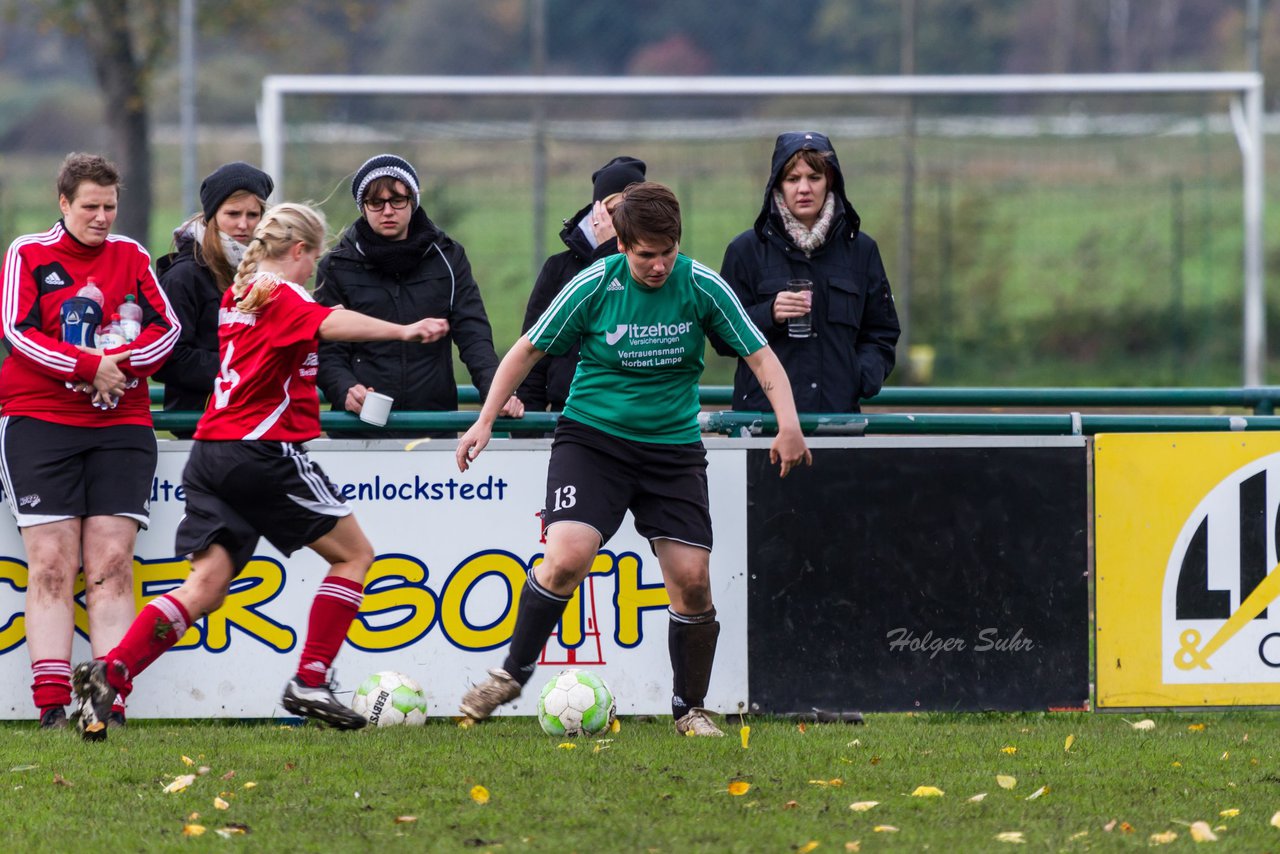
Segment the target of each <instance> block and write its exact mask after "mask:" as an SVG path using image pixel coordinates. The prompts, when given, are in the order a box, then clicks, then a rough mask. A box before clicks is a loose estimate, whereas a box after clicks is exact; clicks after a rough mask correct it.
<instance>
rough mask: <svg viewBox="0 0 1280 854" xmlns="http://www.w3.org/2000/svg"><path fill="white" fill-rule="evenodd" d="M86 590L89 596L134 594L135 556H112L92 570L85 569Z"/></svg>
mask: <svg viewBox="0 0 1280 854" xmlns="http://www.w3.org/2000/svg"><path fill="white" fill-rule="evenodd" d="M84 586H85V589H86V590H87V591H88V592H89V595H90V596H92V595H95V593H97V594H106V595H108V596H121V595H124V594H125V593H129V594H130V595H132V593H133V555H128V556H125V555H111V556H109V557H108V558H107V559H106V560H103V561H102V562H101V563H99V564H98V565H96V566H95V567H94V568H93V569H92V570H90V569H89V568H88V567H86V568H85V579H84Z"/></svg>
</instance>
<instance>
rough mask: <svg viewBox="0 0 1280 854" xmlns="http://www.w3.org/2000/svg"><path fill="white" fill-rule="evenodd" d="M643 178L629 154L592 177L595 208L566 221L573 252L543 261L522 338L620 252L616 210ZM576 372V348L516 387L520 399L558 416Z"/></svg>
mask: <svg viewBox="0 0 1280 854" xmlns="http://www.w3.org/2000/svg"><path fill="white" fill-rule="evenodd" d="M644 174H645V163H644V161H643V160H637V159H636V158H634V157H626V156H625V155H624V156H622V157H615V158H613V159H612V160H610V161H609V162H608V163H606V164H605V165H604V166H601V167H600V168H599V169H597V170H596V171H595V172H593V173H591V204H589V205H587V206H586V207H584V208H583V209H582V210H580V211H578V212H577V213H576V214H574V215H573V216H571V217H570V218H569V219H566V220H565V221H564V229H563V230H561V232H560V239H561V240H563V241H564V245H565V246H566V247H568V248H567V249H565V251H563V252H559V253H557V254H555V255H552V256H551V257H550V258H548V259H547V260H546V261H545V262H544V263H543V265H542V271H541V272H539V273H538V280H537V281H536V282H534V285H533V291H532V292H531V293H530V294H529V304H528V306H527V307H526V308H525V312H524V324H523V325H522V326H521V327H520V332H521V334H523V333H525V332H528V331H529V328H530V327H531V326H533V324H534V323H535V322H536V321H537V320H538V318H539V317H542V313H543V312H544V311H546V310H547V307H548V306H549V305H551V301H552V300H554V299H555V298H556V296H557V295H558V294H559V293H560V291H562V290H564V286H565V285H567V284H569V280H570V279H572V278H573V277H574V276H576V275H578V274H579V273H581V272H582V271H583V270H585V269H587V267H589V266H591V265H592V264H593V263H594V262H596V261H598V260H600V259H601V258H604V257H607V256H609V255H616V254H618V236H617V233H616V232H615V231H614V230H613V209H614V208H615V207H617V205H618V203H619V202H620V201H621V200H622V191H623V190H625V189H626V188H627V187H628V186H630V185H631V184H638V183H640V182H641V181H643V180H644ZM577 368H578V348H577V346H574V347H573V348H572V349H571V350H569V352H567V353H565V354H564V355H563V356H547V357H546V358H544V359H542V360H541V361H540V362H538V364H536V365H534V367H533V370H531V371H530V372H529V376H527V377H525V380H524V382H522V383H521V384H520V388H518V389H516V397H518V398H520V400H521V402H523V403H524V406H525V409H528V410H530V411H533V412H544V411H547V410H550V411H552V412H559V411H560V410H562V409H564V402H565V400H567V399H568V397H569V383H570V382H571V381H572V380H573V373H574V371H576V370H577Z"/></svg>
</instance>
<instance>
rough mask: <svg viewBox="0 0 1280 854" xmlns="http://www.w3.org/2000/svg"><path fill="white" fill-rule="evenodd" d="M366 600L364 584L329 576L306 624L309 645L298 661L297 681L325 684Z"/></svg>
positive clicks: (314, 601) (307, 683) (338, 576)
mask: <svg viewBox="0 0 1280 854" xmlns="http://www.w3.org/2000/svg"><path fill="white" fill-rule="evenodd" d="M363 601H364V585H363V584H361V583H360V582H358V581H351V580H350V579H347V578H343V577H342V576H340V575H330V576H329V577H328V578H326V579H325V580H324V581H323V582H322V583H321V584H320V589H319V590H317V591H316V598H315V599H313V600H312V601H311V617H310V618H309V619H308V621H307V642H306V644H305V645H304V646H303V647H302V659H301V660H300V661H299V662H298V681H299V682H301V683H302V684H303V685H309V686H311V687H315V686H316V685H323V684H324V681H325V675H326V674H327V673H328V672H329V665H331V664H333V659H334V658H335V657H336V656H337V655H338V650H339V649H341V648H342V642H343V641H344V640H346V637H347V629H349V628H351V621H352V620H354V619H355V618H356V613H357V612H358V611H359V610H360V603H361V602H363Z"/></svg>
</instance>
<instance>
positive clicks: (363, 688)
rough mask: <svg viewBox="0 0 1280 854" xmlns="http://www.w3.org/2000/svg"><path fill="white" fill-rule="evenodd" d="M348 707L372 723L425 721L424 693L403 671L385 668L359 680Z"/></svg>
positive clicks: (376, 724) (399, 723)
mask: <svg viewBox="0 0 1280 854" xmlns="http://www.w3.org/2000/svg"><path fill="white" fill-rule="evenodd" d="M351 708H352V710H353V711H355V712H357V713H358V714H361V715H364V717H365V719H366V720H368V721H369V723H370V724H371V725H373V726H421V725H422V724H424V723H426V722H427V695H426V694H424V693H423V692H422V686H421V685H419V684H418V683H417V682H415V681H414V680H412V679H410V678H409V677H408V676H405V675H404V674H403V673H396V672H394V671H391V670H384V671H382V672H380V673H375V674H373V675H372V676H370V677H369V678H368V679H366V680H364V681H363V682H361V683H360V687H359V688H357V689H356V694H355V696H354V697H352V698H351Z"/></svg>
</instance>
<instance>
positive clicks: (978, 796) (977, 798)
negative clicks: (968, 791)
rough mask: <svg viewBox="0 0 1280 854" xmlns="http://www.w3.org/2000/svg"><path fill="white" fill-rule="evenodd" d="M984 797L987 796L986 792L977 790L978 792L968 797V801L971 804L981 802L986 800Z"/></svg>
mask: <svg viewBox="0 0 1280 854" xmlns="http://www.w3.org/2000/svg"><path fill="white" fill-rule="evenodd" d="M986 798H987V793H986V792H978V794H976V795H974V796H973V797H972V798H969V803H971V804H980V803H982V802H983V801H984V800H986Z"/></svg>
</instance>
